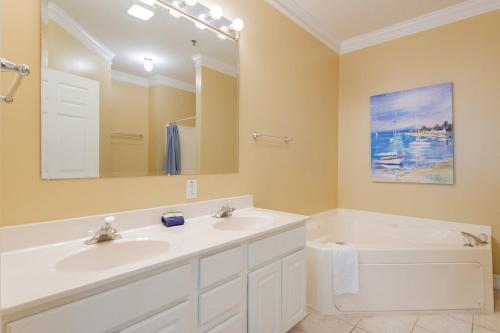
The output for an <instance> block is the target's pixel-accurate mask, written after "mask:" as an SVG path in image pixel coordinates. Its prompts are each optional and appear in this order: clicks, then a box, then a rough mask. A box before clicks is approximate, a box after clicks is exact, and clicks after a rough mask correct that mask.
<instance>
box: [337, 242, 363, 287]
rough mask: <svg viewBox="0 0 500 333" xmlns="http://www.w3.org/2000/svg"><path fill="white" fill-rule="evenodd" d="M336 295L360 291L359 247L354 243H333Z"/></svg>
mask: <svg viewBox="0 0 500 333" xmlns="http://www.w3.org/2000/svg"><path fill="white" fill-rule="evenodd" d="M331 251H332V254H333V290H334V291H335V295H343V294H358V293H359V265H358V249H357V248H356V247H355V246H354V245H352V244H346V245H338V244H332V248H331Z"/></svg>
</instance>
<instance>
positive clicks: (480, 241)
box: [462, 231, 488, 246]
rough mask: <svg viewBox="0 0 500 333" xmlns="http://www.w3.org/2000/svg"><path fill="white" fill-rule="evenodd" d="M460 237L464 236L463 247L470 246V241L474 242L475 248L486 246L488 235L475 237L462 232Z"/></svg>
mask: <svg viewBox="0 0 500 333" xmlns="http://www.w3.org/2000/svg"><path fill="white" fill-rule="evenodd" d="M462 236H464V241H465V244H464V246H472V244H471V243H472V240H473V241H474V242H475V245H476V246H485V245H487V244H488V235H486V234H479V235H478V236H476V235H473V234H470V233H468V232H464V231H462Z"/></svg>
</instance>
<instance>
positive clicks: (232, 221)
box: [214, 214, 274, 231]
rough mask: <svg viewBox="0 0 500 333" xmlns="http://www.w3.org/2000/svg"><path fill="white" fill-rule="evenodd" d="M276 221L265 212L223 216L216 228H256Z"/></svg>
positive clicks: (229, 229)
mask: <svg viewBox="0 0 500 333" xmlns="http://www.w3.org/2000/svg"><path fill="white" fill-rule="evenodd" d="M273 222H274V218H273V217H272V216H270V215H264V214H245V215H236V216H231V217H226V218H221V219H220V220H219V221H218V222H216V223H215V224H214V228H215V229H219V230H228V231H237V230H256V229H260V228H263V227H266V226H269V225H270V224H272V223H273Z"/></svg>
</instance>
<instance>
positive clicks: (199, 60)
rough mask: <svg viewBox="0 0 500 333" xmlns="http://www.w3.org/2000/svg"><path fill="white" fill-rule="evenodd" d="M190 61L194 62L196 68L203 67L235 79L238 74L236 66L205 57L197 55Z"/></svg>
mask: <svg viewBox="0 0 500 333" xmlns="http://www.w3.org/2000/svg"><path fill="white" fill-rule="evenodd" d="M192 59H193V61H194V62H195V64H196V66H205V67H208V68H211V69H213V70H216V71H218V72H221V73H224V74H226V75H230V76H234V77H237V76H238V74H239V71H238V67H237V66H231V65H228V64H226V63H224V62H222V61H219V60H217V59H214V58H210V57H207V56H205V55H201V54H197V55H195V56H193V58H192Z"/></svg>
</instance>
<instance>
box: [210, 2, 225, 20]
mask: <svg viewBox="0 0 500 333" xmlns="http://www.w3.org/2000/svg"><path fill="white" fill-rule="evenodd" d="M223 14H224V12H223V11H222V7H221V6H219V5H214V6H212V8H210V15H209V16H210V17H209V18H210V19H214V20H218V19H220V18H221V17H222V15H223Z"/></svg>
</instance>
